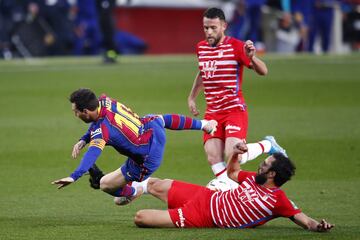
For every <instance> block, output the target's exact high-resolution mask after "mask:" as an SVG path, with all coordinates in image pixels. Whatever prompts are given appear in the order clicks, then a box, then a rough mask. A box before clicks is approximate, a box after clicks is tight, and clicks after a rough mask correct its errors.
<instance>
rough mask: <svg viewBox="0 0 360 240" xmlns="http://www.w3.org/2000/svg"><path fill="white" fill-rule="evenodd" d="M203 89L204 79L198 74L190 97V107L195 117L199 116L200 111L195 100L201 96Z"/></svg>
mask: <svg viewBox="0 0 360 240" xmlns="http://www.w3.org/2000/svg"><path fill="white" fill-rule="evenodd" d="M202 87H203V83H202V79H201V76H200V72H198V73H197V74H196V77H195V80H194V84H193V86H192V88H191V91H190V94H189V97H188V107H189V110H190V112H191V113H192V114H193V115H194V116H197V115H199V110H198V109H197V107H196V103H195V100H196V98H197V96H198V95H199V92H200V90H201V89H202Z"/></svg>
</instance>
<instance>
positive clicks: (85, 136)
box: [79, 126, 91, 143]
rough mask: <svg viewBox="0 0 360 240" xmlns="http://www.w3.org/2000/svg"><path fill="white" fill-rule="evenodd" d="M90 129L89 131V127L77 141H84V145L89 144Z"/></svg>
mask: <svg viewBox="0 0 360 240" xmlns="http://www.w3.org/2000/svg"><path fill="white" fill-rule="evenodd" d="M90 129H91V126H90V127H89V129H88V130H87V131H86V133H85V134H84V135H83V136H82V137H81V138H80V139H79V140H84V141H85V142H86V143H89V142H90Z"/></svg>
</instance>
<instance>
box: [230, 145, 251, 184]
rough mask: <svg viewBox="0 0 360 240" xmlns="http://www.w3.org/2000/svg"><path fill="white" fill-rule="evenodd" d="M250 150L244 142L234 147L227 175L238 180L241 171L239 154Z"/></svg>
mask: <svg viewBox="0 0 360 240" xmlns="http://www.w3.org/2000/svg"><path fill="white" fill-rule="evenodd" d="M247 150H248V148H247V146H246V144H245V143H244V142H239V143H237V144H236V145H235V146H234V148H233V153H232V155H231V157H230V159H229V161H228V165H227V175H228V177H229V178H230V179H232V180H234V181H235V182H238V176H239V172H240V171H241V167H240V161H241V159H240V158H239V155H241V154H243V153H246V152H247Z"/></svg>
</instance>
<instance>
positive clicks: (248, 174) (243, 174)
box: [238, 171, 256, 183]
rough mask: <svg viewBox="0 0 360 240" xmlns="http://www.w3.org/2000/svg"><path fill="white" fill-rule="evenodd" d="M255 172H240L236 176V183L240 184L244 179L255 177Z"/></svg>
mask: <svg viewBox="0 0 360 240" xmlns="http://www.w3.org/2000/svg"><path fill="white" fill-rule="evenodd" d="M255 175H256V172H249V171H240V172H239V175H238V183H242V182H243V181H244V180H245V179H246V178H248V177H251V176H255Z"/></svg>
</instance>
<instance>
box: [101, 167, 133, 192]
mask: <svg viewBox="0 0 360 240" xmlns="http://www.w3.org/2000/svg"><path fill="white" fill-rule="evenodd" d="M126 183H127V182H126V180H125V177H124V176H123V174H122V172H121V170H120V169H116V170H115V171H113V172H110V173H108V174H106V175H105V176H103V177H102V178H101V180H100V189H101V190H102V191H104V192H107V193H112V192H114V191H116V190H117V189H119V188H121V187H124V186H125V185H126Z"/></svg>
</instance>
